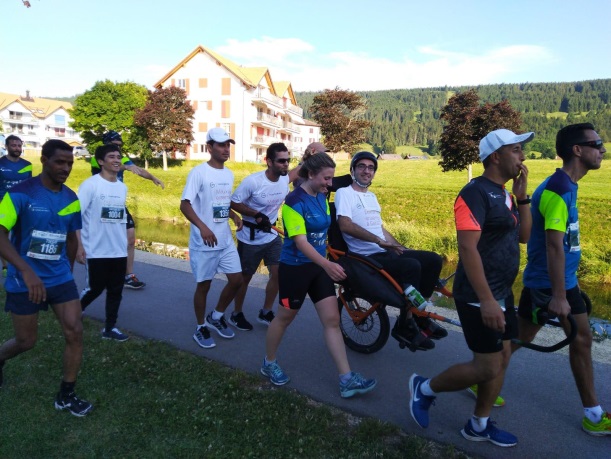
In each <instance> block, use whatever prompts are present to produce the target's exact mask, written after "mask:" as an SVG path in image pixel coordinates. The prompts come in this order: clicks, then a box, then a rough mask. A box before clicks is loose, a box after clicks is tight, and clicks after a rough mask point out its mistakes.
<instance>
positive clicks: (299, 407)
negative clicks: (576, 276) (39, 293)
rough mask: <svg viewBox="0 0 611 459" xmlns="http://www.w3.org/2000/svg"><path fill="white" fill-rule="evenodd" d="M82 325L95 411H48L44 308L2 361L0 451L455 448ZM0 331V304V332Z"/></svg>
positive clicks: (275, 453)
mask: <svg viewBox="0 0 611 459" xmlns="http://www.w3.org/2000/svg"><path fill="white" fill-rule="evenodd" d="M3 293H4V292H0V300H1V302H2V303H4V298H3V297H4V294H3ZM84 325H85V346H84V348H85V353H84V363H83V366H82V369H81V374H80V377H79V384H78V386H77V393H78V394H79V395H80V396H81V397H83V398H85V399H87V400H89V401H91V402H92V403H93V404H94V410H93V411H92V412H91V413H90V414H89V415H88V416H87V417H85V418H76V417H74V416H71V415H70V414H68V413H67V412H59V411H56V410H55V409H54V407H53V397H54V395H55V393H56V391H57V390H58V386H59V380H60V368H61V367H60V365H61V352H62V349H63V338H62V335H61V331H60V329H59V326H58V324H57V322H56V321H55V319H54V316H53V314H52V313H43V314H41V316H40V320H39V327H40V330H39V341H38V344H37V346H36V347H35V348H34V349H33V350H31V351H29V352H27V353H26V354H22V355H20V356H18V357H16V358H15V359H12V360H10V361H8V362H7V363H6V365H5V366H4V386H3V387H2V388H1V389H0V410H1V413H2V421H1V422H0V457H1V458H3V459H9V458H15V459H22V458H110V457H121V458H161V457H180V458H191V457H192V458H201V457H223V458H234V457H235V458H238V457H239V458H242V457H244V458H246V457H252V458H283V459H284V458H303V457H308V458H310V457H311V458H315V457H320V458H323V457H324V458H370V457H385V458H460V457H466V456H464V455H462V454H461V453H459V452H457V451H455V449H454V448H453V447H451V446H445V445H439V444H435V443H432V442H429V441H426V440H423V439H421V438H418V437H416V436H413V435H406V434H405V433H403V432H401V431H400V430H399V429H398V428H397V427H396V426H393V425H390V424H387V423H382V422H380V421H378V420H375V419H361V418H356V417H354V416H352V415H350V414H348V413H345V412H343V411H340V410H338V409H334V408H331V407H328V406H324V405H322V404H320V403H318V402H315V401H313V400H311V399H309V398H307V397H304V396H302V395H300V394H298V393H297V392H296V391H294V390H290V389H287V388H282V389H278V388H276V387H275V386H272V385H271V383H269V382H267V381H265V380H264V379H262V378H261V377H259V376H256V375H250V374H247V373H245V372H243V371H239V370H235V369H231V368H227V367H224V366H222V365H220V364H218V363H216V362H212V361H210V360H207V359H205V358H202V357H197V356H195V355H192V354H189V353H187V352H183V351H179V350H177V349H175V348H173V347H171V346H170V345H168V344H165V343H161V342H155V341H149V340H144V339H139V338H137V337H135V336H132V337H131V339H130V340H129V341H128V342H126V343H122V344H118V343H115V342H110V341H103V340H101V339H100V333H99V331H100V327H101V324H100V323H97V322H95V321H92V320H90V319H85V321H84ZM11 336H13V330H12V326H11V323H10V320H9V317H8V315H6V314H3V315H1V316H0V342H4V340H6V339H8V338H9V337H11Z"/></svg>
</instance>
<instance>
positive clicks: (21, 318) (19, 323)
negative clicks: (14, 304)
mask: <svg viewBox="0 0 611 459" xmlns="http://www.w3.org/2000/svg"><path fill="white" fill-rule="evenodd" d="M11 319H12V322H13V329H14V331H15V337H14V338H11V339H9V340H8V341H5V342H4V344H2V346H0V364H2V363H4V362H5V361H6V360H9V359H12V358H13V357H15V356H17V355H19V354H21V353H23V352H26V351H29V350H30V349H32V348H33V347H34V346H35V345H36V340H37V337H38V313H35V314H28V315H18V314H15V313H11Z"/></svg>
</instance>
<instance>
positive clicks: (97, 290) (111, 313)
mask: <svg viewBox="0 0 611 459" xmlns="http://www.w3.org/2000/svg"><path fill="white" fill-rule="evenodd" d="M126 268H127V257H124V258H91V259H89V260H87V287H86V288H85V290H84V291H83V292H84V295H83V296H82V298H81V307H82V308H83V311H84V310H85V308H86V307H87V306H89V305H90V304H91V303H93V301H94V300H95V299H96V298H97V297H98V296H100V294H101V293H102V292H103V291H104V290H105V289H106V330H111V329H112V328H113V327H114V326H115V324H116V323H117V318H118V316H119V306H120V305H121V299H122V298H123V283H124V282H125V269H126Z"/></svg>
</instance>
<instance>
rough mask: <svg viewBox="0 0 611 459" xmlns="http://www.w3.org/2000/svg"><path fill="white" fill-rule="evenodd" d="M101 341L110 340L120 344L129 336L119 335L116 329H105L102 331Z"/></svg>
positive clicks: (119, 331)
mask: <svg viewBox="0 0 611 459" xmlns="http://www.w3.org/2000/svg"><path fill="white" fill-rule="evenodd" d="M102 339H112V340H114V341H118V342H120V343H122V342H124V341H127V340H128V339H129V336H127V335H126V334H125V333H121V330H119V329H118V328H117V327H114V328H113V329H112V330H110V331H107V330H106V329H105V328H103V329H102Z"/></svg>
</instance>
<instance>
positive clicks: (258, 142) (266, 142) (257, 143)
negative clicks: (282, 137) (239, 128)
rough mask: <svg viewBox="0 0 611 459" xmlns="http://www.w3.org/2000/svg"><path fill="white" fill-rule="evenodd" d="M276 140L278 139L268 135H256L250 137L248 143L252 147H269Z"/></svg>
mask: <svg viewBox="0 0 611 459" xmlns="http://www.w3.org/2000/svg"><path fill="white" fill-rule="evenodd" d="M274 142H278V139H277V138H275V137H271V136H269V135H258V136H256V137H254V138H253V139H251V141H250V143H251V145H252V146H253V147H265V148H267V147H269V146H270V145H271V144H272V143H274Z"/></svg>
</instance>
